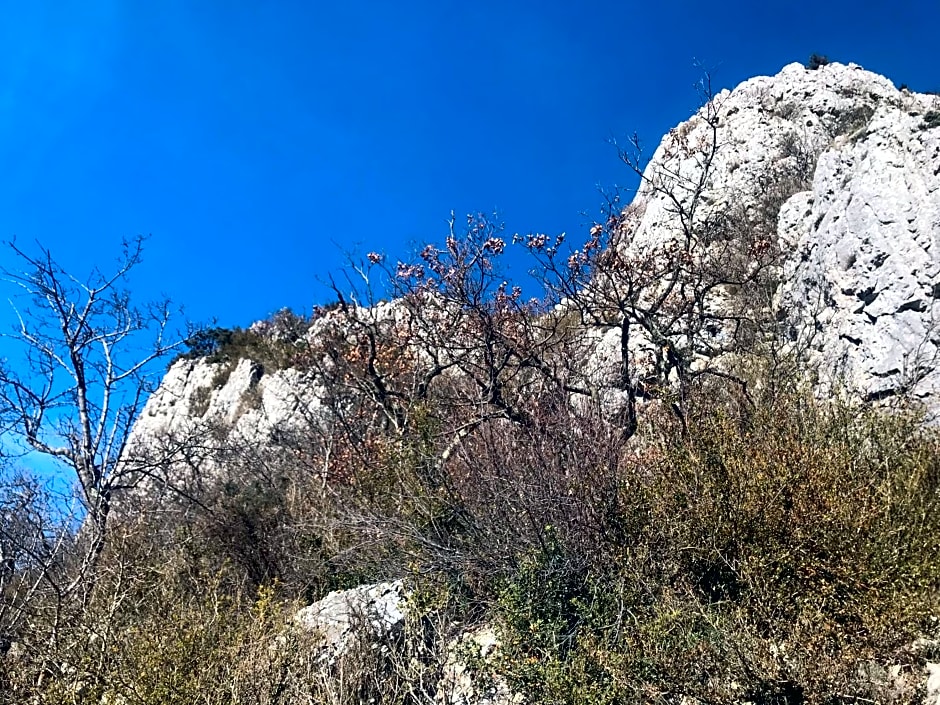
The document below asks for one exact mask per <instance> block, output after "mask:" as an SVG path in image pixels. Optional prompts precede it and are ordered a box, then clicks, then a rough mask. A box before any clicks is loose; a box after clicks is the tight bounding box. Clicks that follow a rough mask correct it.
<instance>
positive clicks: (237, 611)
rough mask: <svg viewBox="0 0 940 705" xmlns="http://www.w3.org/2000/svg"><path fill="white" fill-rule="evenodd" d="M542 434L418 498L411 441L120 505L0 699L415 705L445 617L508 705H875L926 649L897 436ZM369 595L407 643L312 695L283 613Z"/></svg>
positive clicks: (924, 519)
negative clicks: (701, 704) (88, 566)
mask: <svg viewBox="0 0 940 705" xmlns="http://www.w3.org/2000/svg"><path fill="white" fill-rule="evenodd" d="M557 413H562V414H564V416H563V417H559V416H557V415H555V414H548V415H546V416H545V417H544V418H542V419H541V420H540V421H539V423H537V424H534V425H533V426H531V427H528V428H526V429H524V430H520V429H516V428H513V427H512V426H509V425H501V426H498V427H494V428H492V429H490V430H489V432H487V433H485V434H481V436H480V437H478V438H476V439H474V442H473V443H472V444H471V445H470V446H469V447H467V449H466V453H465V454H463V453H461V454H459V455H458V457H455V460H454V462H453V463H450V464H448V467H447V468H446V470H445V471H444V472H443V473H442V474H441V475H439V476H437V477H434V478H430V477H429V476H428V473H427V468H426V460H427V457H428V447H427V445H426V441H425V440H423V439H420V438H415V439H410V440H409V441H408V442H407V443H404V442H401V441H396V442H390V443H389V444H388V445H387V446H386V447H384V448H382V449H381V450H380V451H379V453H380V455H381V456H382V457H381V460H380V461H377V462H374V463H370V464H362V463H360V462H358V461H357V460H351V461H350V467H349V468H348V469H347V470H348V473H349V474H350V479H349V481H347V482H341V483H336V484H333V485H331V486H329V487H324V486H323V484H322V483H321V481H320V478H319V477H314V476H311V473H309V472H307V471H305V468H304V467H303V465H302V464H301V463H299V462H298V461H297V460H295V459H293V458H287V459H284V458H283V456H282V457H281V459H280V460H276V461H275V460H274V457H275V455H276V454H275V453H270V454H268V453H263V454H247V455H245V456H243V457H242V462H243V467H242V469H240V470H239V471H238V473H239V476H240V477H242V480H243V481H241V482H239V483H238V485H237V486H235V485H233V484H231V483H226V482H220V483H219V485H218V486H216V487H215V488H214V489H213V490H211V491H207V492H206V493H205V494H204V495H203V496H202V497H201V503H202V505H203V506H202V507H201V508H200V509H199V510H198V511H197V510H195V509H194V508H193V507H192V506H186V503H184V502H182V501H179V500H178V501H176V502H171V503H169V504H166V505H164V506H163V507H162V508H161V509H160V511H153V512H146V511H144V510H143V508H141V510H140V512H139V513H137V512H134V518H133V519H131V518H127V519H123V520H122V521H121V522H120V523H119V524H117V525H116V526H115V527H114V529H113V533H112V540H111V542H110V543H109V548H108V550H107V552H106V554H105V556H104V558H103V561H102V566H101V570H100V574H99V578H98V580H97V583H96V585H95V591H94V594H93V595H92V596H91V599H90V600H89V602H88V604H86V605H84V606H78V605H69V604H55V602H54V594H52V593H49V592H48V591H44V593H43V594H44V598H43V599H42V600H34V601H33V602H32V604H30V605H29V606H28V607H27V608H25V609H27V614H26V615H25V619H24V620H23V621H21V622H20V624H21V627H20V628H19V629H18V630H17V632H16V633H15V634H11V635H10V636H11V637H12V639H13V641H14V642H15V643H14V645H13V646H12V648H11V649H10V650H9V652H8V653H7V654H6V656H5V658H4V661H3V671H2V674H3V675H2V678H3V688H0V692H2V693H5V695H3V696H0V700H2V701H3V702H8V703H11V704H12V703H24V702H37V703H66V702H81V703H98V702H127V703H154V704H155V703H204V702H212V703H229V702H239V703H242V702H243V703H256V702H365V701H366V700H367V699H368V697H369V696H370V694H371V696H374V697H379V696H381V698H380V700H379V701H380V702H428V700H427V699H426V698H427V697H430V696H429V693H433V692H434V689H435V687H436V680H435V678H436V677H439V673H440V667H441V665H442V660H443V657H442V656H441V650H442V648H443V646H444V645H446V643H447V642H448V641H449V640H450V639H452V638H454V637H455V636H456V631H455V626H454V624H455V622H454V620H455V617H456V616H458V615H459V616H460V617H461V620H460V628H461V629H462V628H467V627H469V626H472V624H473V623H474V622H477V623H483V622H486V623H490V624H494V625H496V627H497V629H498V633H499V634H500V637H501V639H502V647H501V649H500V651H499V652H498V653H499V657H498V659H496V660H491V661H488V662H486V663H480V664H479V671H478V673H477V676H478V677H479V678H480V679H481V680H482V681H485V680H486V679H487V678H490V677H494V676H497V675H498V676H499V677H502V678H505V679H507V682H508V683H509V685H510V686H511V687H512V689H513V690H515V691H517V692H520V693H523V694H525V696H526V699H527V701H530V702H546V703H549V702H551V703H557V702H566V703H616V702H631V701H650V702H653V701H665V700H669V701H671V700H673V699H674V698H676V697H678V696H680V695H689V696H694V697H698V698H701V699H702V700H703V701H706V702H734V701H740V700H751V701H758V702H803V701H807V702H824V701H826V702H829V701H831V700H832V698H834V697H836V696H838V697H837V699H841V700H843V701H847V702H848V701H856V699H871V700H874V701H878V702H882V701H886V700H887V699H890V697H893V696H892V693H891V692H890V691H891V688H892V687H894V683H893V682H891V681H890V679H888V678H887V677H886V676H885V677H884V678H882V679H881V680H880V681H879V679H878V678H877V677H874V678H873V677H872V672H875V673H881V672H882V670H883V669H884V667H886V666H887V665H890V664H898V665H901V666H902V667H903V668H904V669H907V670H908V671H909V672H916V671H917V670H918V669H919V668H920V666H921V663H922V659H924V658H926V657H931V656H932V657H934V658H936V657H937V656H938V655H940V654H937V653H936V652H935V651H934V652H930V651H926V652H923V651H922V652H916V651H914V650H912V648H911V645H912V644H913V643H914V640H915V639H916V638H917V637H923V636H928V637H934V638H936V637H938V636H940V634H938V633H937V630H938V625H937V622H936V615H937V614H938V610H940V604H938V595H940V559H938V556H940V454H938V450H940V448H938V442H940V438H938V436H937V434H936V432H934V431H926V430H923V429H921V428H920V427H919V426H918V425H917V423H916V421H917V420H916V419H915V418H912V417H909V416H905V415H894V416H887V415H885V414H882V413H878V412H874V411H868V412H859V411H858V410H857V409H853V408H850V407H846V406H841V405H839V404H827V405H824V404H820V403H819V402H817V401H814V400H812V399H811V398H809V397H807V396H805V395H801V394H799V393H797V392H791V393H788V394H785V395H781V396H780V397H779V398H778V399H776V400H774V402H773V403H772V404H770V405H768V406H766V407H761V408H759V409H753V408H751V407H750V406H748V405H746V404H738V403H728V404H722V405H721V406H718V407H716V406H708V405H703V406H701V407H700V408H699V410H698V411H697V412H696V413H695V414H694V415H693V416H692V417H691V418H690V419H688V421H687V424H686V426H687V428H686V431H685V432H683V431H682V430H681V429H680V428H679V426H678V425H677V424H676V422H675V421H674V420H673V419H672V418H671V417H670V416H664V417H662V418H660V419H658V420H651V421H650V422H649V423H650V428H649V429H647V430H648V432H649V436H648V438H649V440H648V442H646V443H644V444H642V446H632V447H631V446H625V445H624V444H622V443H621V441H620V437H619V435H618V434H614V433H611V432H610V430H609V429H607V428H605V426H604V425H603V424H600V423H598V421H597V419H595V418H591V417H586V416H581V415H576V414H575V415H573V414H570V413H569V412H557ZM510 448H511V449H512V452H507V451H508V450H509V449H510ZM275 462H276V466H274V465H273V464H272V463H275ZM233 472H234V471H233ZM243 472H247V473H248V475H249V476H250V477H252V478H253V481H251V482H245V481H244V480H245V479H246V477H245V476H244V475H242V474H241V473H243ZM353 476H354V477H355V481H352V477H353ZM187 514H188V516H187ZM66 569H67V568H66V567H65V566H63V570H66ZM390 575H404V576H406V577H407V578H408V580H409V583H410V585H411V587H412V589H413V590H414V591H415V593H414V594H415V598H414V601H413V612H412V614H411V617H410V620H409V624H408V627H407V629H406V633H405V634H404V635H403V636H401V637H400V639H401V640H403V641H404V642H405V643H402V642H401V641H399V642H397V643H396V644H394V645H393V646H394V648H393V649H391V650H388V651H386V652H375V651H374V649H373V650H370V649H368V648H364V649H363V650H362V651H361V652H356V653H354V654H352V655H349V656H348V657H347V658H346V659H345V660H344V661H343V663H342V664H341V666H337V667H336V668H340V669H343V670H342V673H341V674H340V673H339V672H333V673H330V672H329V671H327V675H326V676H325V675H324V672H323V667H322V666H321V665H319V664H318V663H317V661H316V654H317V653H318V652H317V650H316V649H315V648H314V646H315V644H314V643H312V642H313V637H311V636H310V635H304V634H302V633H300V632H298V631H297V630H296V629H294V628H292V627H291V626H290V623H289V617H290V615H291V614H292V611H293V610H295V609H296V608H297V607H298V606H300V605H301V604H304V603H306V602H307V601H309V600H311V599H313V598H316V597H319V596H321V595H323V594H324V593H325V592H326V591H327V590H328V589H330V588H334V587H340V586H348V585H352V584H355V583H358V582H360V581H368V580H371V579H378V578H387V577H389V576H390ZM27 578H28V576H27V575H22V576H19V577H18V578H17V579H16V580H14V581H11V582H8V583H5V585H4V587H5V591H6V593H5V594H6V595H8V596H10V595H14V596H15V593H16V590H17V589H18V585H19V582H18V581H22V580H25V579H27ZM931 618H933V619H931ZM929 648H933V649H936V646H933V647H929ZM403 654H405V655H406V656H403ZM416 669H417V670H416ZM879 669H881V670H879ZM418 671H420V673H419V672H418ZM435 674H436V675H435ZM340 675H342V678H340ZM418 675H421V676H422V677H421V678H418V677H417V676H418ZM422 688H423V689H424V693H423V694H422V693H418V692H414V691H415V689H419V690H420V689H422ZM337 689H339V690H337ZM339 691H342V692H339ZM896 695H897V694H896ZM908 695H909V696H910V695H911V694H910V693H908ZM102 698H105V699H104V700H102ZM107 698H110V700H109V699H107ZM330 698H333V699H332V700H331V699H330Z"/></svg>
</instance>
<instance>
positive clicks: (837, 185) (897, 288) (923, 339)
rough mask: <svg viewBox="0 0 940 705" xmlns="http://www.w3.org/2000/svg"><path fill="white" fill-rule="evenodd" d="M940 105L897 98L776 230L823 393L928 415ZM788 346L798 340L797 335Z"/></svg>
mask: <svg viewBox="0 0 940 705" xmlns="http://www.w3.org/2000/svg"><path fill="white" fill-rule="evenodd" d="M930 103H935V104H937V107H940V99H937V100H931V99H930V97H928V96H917V95H916V94H909V93H904V94H900V93H899V94H898V95H897V96H895V98H894V100H892V101H886V102H885V103H884V104H882V105H879V106H878V107H877V108H876V109H875V112H874V113H873V115H872V117H871V119H870V121H869V122H868V123H867V125H866V126H865V127H864V129H860V130H859V131H857V132H855V133H853V134H852V135H849V136H847V137H846V138H845V139H841V140H837V141H836V142H835V143H834V144H833V145H832V147H831V148H830V149H828V150H827V151H826V152H824V153H823V154H822V155H821V156H820V158H819V163H818V166H817V168H816V172H815V174H814V177H813V186H812V191H811V192H809V193H807V194H800V197H799V198H796V199H792V201H791V202H790V203H788V204H787V207H786V210H785V211H784V212H783V213H782V214H781V218H780V221H779V227H780V233H781V238H782V239H783V238H787V239H788V240H790V241H792V242H793V244H794V254H793V256H791V257H790V258H788V261H787V266H786V269H785V273H784V277H783V281H784V286H783V291H782V301H783V307H784V308H785V310H787V311H788V322H789V325H790V326H791V328H793V329H795V328H797V327H802V328H803V329H804V330H810V331H811V332H812V333H813V335H810V336H807V337H806V345H807V347H808V351H809V352H810V353H811V355H810V359H811V360H813V361H814V362H815V363H816V365H817V367H818V368H819V369H820V370H823V371H825V372H826V374H825V376H824V378H823V379H822V381H823V383H824V384H827V385H833V384H837V385H846V386H847V387H848V388H849V390H850V391H856V392H859V393H860V394H861V395H862V396H864V397H867V398H869V399H877V398H884V397H887V396H892V395H895V394H899V393H902V392H906V391H913V392H914V393H915V394H916V395H917V396H920V397H921V398H923V399H925V400H927V401H928V405H929V407H930V408H931V409H932V410H933V411H934V412H935V411H937V409H938V399H937V394H938V392H940V379H938V377H937V374H936V362H937V355H938V345H940V332H938V330H937V322H938V315H940V309H938V307H937V305H936V302H937V297H938V296H940V250H938V247H937V244H938V239H940V176H938V174H940V129H936V128H934V129H930V130H927V129H923V123H922V118H921V116H920V115H921V113H922V111H925V110H926V109H927V108H928V106H929V105H930ZM794 337H796V335H795V334H794Z"/></svg>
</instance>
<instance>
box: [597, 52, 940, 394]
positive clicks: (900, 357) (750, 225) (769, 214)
mask: <svg viewBox="0 0 940 705" xmlns="http://www.w3.org/2000/svg"><path fill="white" fill-rule="evenodd" d="M938 118H940V96H933V95H921V94H915V93H911V92H909V91H906V90H904V91H901V90H898V89H896V88H895V87H894V86H893V85H892V84H891V82H890V81H888V80H887V79H886V78H884V77H882V76H879V75H877V74H873V73H870V72H868V71H865V70H863V69H862V68H861V67H859V66H855V65H848V66H844V65H840V64H829V65H826V66H822V67H820V68H819V69H818V70H814V71H810V70H807V69H806V68H804V67H803V66H801V65H799V64H792V65H790V66H787V67H785V68H784V69H783V70H782V71H781V72H780V73H779V74H777V75H776V76H772V77H757V78H753V79H751V80H749V81H746V82H745V83H743V84H741V85H740V86H738V87H737V88H735V89H734V90H733V91H722V92H720V93H718V94H717V95H715V96H714V97H713V99H712V100H711V101H710V102H709V103H708V104H707V105H706V106H705V107H703V108H702V109H701V110H700V111H699V112H698V113H697V114H696V115H694V116H693V117H692V118H690V119H689V120H687V121H686V122H684V123H682V124H680V125H679V126H677V127H676V128H675V129H673V130H671V131H670V132H669V134H668V135H666V136H665V137H664V139H663V141H662V142H661V144H660V145H659V147H658V148H657V149H656V151H655V153H654V154H653V156H652V159H651V160H650V162H649V164H648V166H647V167H646V169H645V171H644V173H643V179H642V183H641V187H640V189H639V190H638V193H637V196H636V199H635V200H634V203H633V204H632V205H631V207H630V208H628V209H627V210H625V211H624V216H625V219H624V225H623V227H625V228H627V229H628V230H629V231H630V233H629V238H628V243H629V244H628V247H629V249H630V250H631V252H633V253H635V255H636V258H637V260H642V256H643V253H645V252H654V251H656V250H657V248H660V249H661V248H662V247H663V243H664V242H670V241H673V240H679V239H680V238H681V237H682V236H683V228H688V227H692V228H698V229H699V230H700V231H701V232H706V228H707V227H713V226H714V224H715V223H722V224H723V226H722V227H724V228H729V227H730V228H735V227H737V228H739V229H740V228H741V225H742V224H743V225H744V226H745V228H746V229H747V230H748V233H747V234H748V236H749V237H754V231H755V229H757V230H760V229H765V230H767V232H768V233H770V234H771V236H775V237H776V238H777V240H778V244H779V247H780V249H781V252H782V259H781V263H780V272H779V280H780V287H779V290H778V296H777V298H776V307H777V310H776V311H774V312H771V313H772V316H773V317H775V318H776V319H777V320H778V321H779V322H780V323H781V326H780V328H779V329H778V334H781V335H782V337H783V338H784V339H785V341H786V343H787V344H788V346H789V350H790V351H791V352H792V353H794V354H796V355H797V356H799V357H800V358H801V359H802V360H803V362H804V363H806V364H807V365H808V366H809V368H810V369H811V370H814V371H816V372H817V373H818V375H819V380H818V382H819V384H820V387H819V389H820V391H821V392H822V393H826V392H827V390H829V389H831V388H833V387H839V388H843V389H848V390H849V391H850V392H852V393H856V394H858V396H860V397H862V398H864V399H869V400H875V399H883V398H885V397H889V396H893V395H897V394H902V393H904V394H907V393H913V394H914V395H916V396H918V397H919V398H920V399H922V400H924V401H925V402H926V404H927V406H928V409H929V410H933V411H937V410H938V409H940V397H938V396H937V395H938V393H940V386H938V385H940V381H938V379H937V376H936V374H935V372H934V370H935V367H936V365H935V363H936V361H937V360H936V358H937V355H938V349H940V348H938V344H940V335H938V334H937V332H936V328H937V316H938V314H940V310H938V309H937V306H936V300H937V298H938V297H940V280H938V272H940V250H938V247H937V240H938V238H940V119H938ZM700 256H704V257H707V256H708V254H707V252H706V253H704V254H702V255H700ZM738 305H739V306H740V305H741V304H738ZM744 305H745V306H746V305H747V303H746V302H745V303H744ZM709 306H711V307H712V308H713V309H717V311H716V313H715V315H714V318H715V319H716V320H718V319H720V318H721V315H720V314H721V313H722V312H723V308H722V307H726V306H728V300H727V298H721V297H712V298H711V299H710V300H707V301H706V309H707V308H708V307H709ZM641 332H642V331H641ZM601 342H602V343H603V342H606V343H609V342H610V341H605V340H604V339H602V341H601ZM635 344H636V346H637V351H636V353H637V354H636V358H637V360H642V358H643V355H644V354H645V353H646V352H647V351H644V349H643V348H644V346H646V347H647V348H649V347H650V343H649V341H648V340H645V339H643V337H642V336H640V337H638V338H637V342H636V343H635ZM609 347H610V345H607V346H606V347H605V346H604V345H601V346H600V347H599V348H598V354H599V355H600V356H601V358H603V357H604V355H605V354H606V355H607V356H608V357H609V356H610V351H609V350H608V349H607V348H609ZM717 347H719V348H720V345H719V346H717ZM652 352H653V353H655V350H653V351H652Z"/></svg>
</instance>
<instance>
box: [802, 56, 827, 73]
mask: <svg viewBox="0 0 940 705" xmlns="http://www.w3.org/2000/svg"><path fill="white" fill-rule="evenodd" d="M828 63H829V58H828V57H826V56H823V55H822V54H810V56H809V59H808V60H807V61H806V68H807V69H809V70H810V71H816V70H817V69H819V68H820V67H821V66H825V65H826V64H828Z"/></svg>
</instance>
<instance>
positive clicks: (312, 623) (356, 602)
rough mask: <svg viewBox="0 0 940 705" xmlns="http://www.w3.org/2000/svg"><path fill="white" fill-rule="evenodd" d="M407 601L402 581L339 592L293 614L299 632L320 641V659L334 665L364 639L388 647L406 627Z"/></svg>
mask: <svg viewBox="0 0 940 705" xmlns="http://www.w3.org/2000/svg"><path fill="white" fill-rule="evenodd" d="M406 602H407V598H406V595H405V592H404V586H403V584H402V582H401V581H400V580H397V581H393V582H385V583H376V584H374V585H361V586H359V587H356V588H352V589H350V590H337V591H334V592H331V593H329V594H328V595H327V596H326V597H324V598H323V599H321V600H319V601H317V602H314V603H313V604H312V605H309V606H308V607H304V608H303V609H302V610H300V611H299V612H297V614H296V615H294V623H295V625H296V626H297V627H299V628H300V629H302V630H304V631H306V632H311V633H314V634H316V635H317V636H318V637H319V638H320V639H321V640H322V642H321V649H322V650H321V653H320V660H321V661H324V662H326V663H330V664H332V663H334V662H335V661H336V660H337V659H339V658H341V657H342V656H343V655H345V654H347V653H349V652H350V651H351V650H352V649H353V648H355V647H356V646H358V645H360V644H361V643H362V641H363V638H366V639H367V640H368V641H369V642H372V643H374V644H376V645H379V644H386V645H387V644H388V643H390V641H391V640H393V639H394V637H395V636H396V634H400V632H401V630H402V629H403V628H404V624H405V615H406V613H407V605H406Z"/></svg>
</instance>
